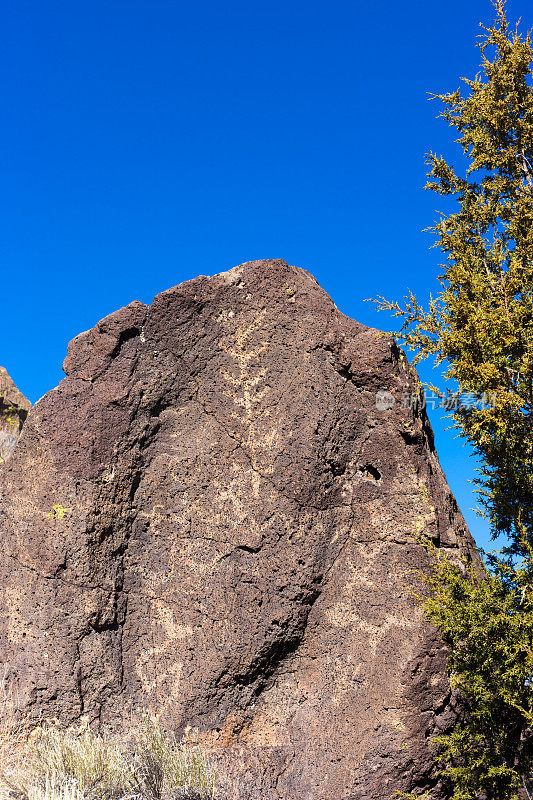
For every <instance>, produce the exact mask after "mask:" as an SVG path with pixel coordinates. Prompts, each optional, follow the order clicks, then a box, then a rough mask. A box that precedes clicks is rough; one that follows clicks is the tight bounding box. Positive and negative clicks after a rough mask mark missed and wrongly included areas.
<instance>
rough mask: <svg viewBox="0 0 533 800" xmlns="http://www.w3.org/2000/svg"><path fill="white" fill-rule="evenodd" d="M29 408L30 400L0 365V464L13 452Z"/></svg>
mask: <svg viewBox="0 0 533 800" xmlns="http://www.w3.org/2000/svg"><path fill="white" fill-rule="evenodd" d="M30 408H31V403H30V401H29V400H27V399H26V398H25V397H24V395H23V394H21V392H19V390H18V389H17V387H16V386H15V384H14V383H13V381H12V380H11V378H10V377H9V375H8V374H7V370H6V369H4V367H0V464H2V463H4V461H7V459H8V458H9V456H10V455H11V453H12V452H13V450H14V448H15V445H16V443H17V441H18V438H19V436H20V432H21V430H22V426H23V425H24V422H25V420H26V417H27V416H28V411H29V410H30Z"/></svg>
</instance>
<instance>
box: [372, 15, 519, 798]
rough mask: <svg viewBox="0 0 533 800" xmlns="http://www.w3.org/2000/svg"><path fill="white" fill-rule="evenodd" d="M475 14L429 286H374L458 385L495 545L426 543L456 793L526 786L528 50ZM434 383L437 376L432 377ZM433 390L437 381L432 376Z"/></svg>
mask: <svg viewBox="0 0 533 800" xmlns="http://www.w3.org/2000/svg"><path fill="white" fill-rule="evenodd" d="M493 5H494V7H495V9H496V14H497V16H496V21H495V23H494V24H493V26H492V27H490V28H485V27H484V28H483V30H484V33H483V36H482V37H481V41H480V43H479V47H480V50H481V59H482V63H481V72H480V73H479V74H478V75H477V76H476V77H475V78H474V79H473V80H466V79H463V81H464V83H465V87H466V92H465V94H464V95H463V94H461V91H460V90H457V91H455V92H453V93H450V94H442V95H433V97H434V98H435V99H438V100H439V101H441V103H442V104H443V111H442V113H441V114H440V116H441V117H442V118H443V119H445V120H446V122H448V124H449V125H450V126H451V127H452V128H455V129H456V131H457V132H458V138H457V139H456V142H457V143H459V145H460V146H461V148H462V152H463V156H464V157H465V158H466V161H467V168H466V170H465V172H464V174H463V175H460V174H459V173H458V172H457V171H456V170H455V169H454V167H453V166H450V165H449V164H448V162H447V161H445V159H444V158H442V157H441V156H438V155H436V154H434V153H430V154H429V156H428V165H429V173H428V178H429V180H428V183H427V186H426V188H427V189H430V190H432V191H434V192H436V193H438V194H439V195H443V196H445V197H450V198H454V199H455V200H456V201H457V204H458V210H457V211H456V212H455V213H452V214H449V215H444V214H443V215H441V217H440V220H439V221H438V222H437V224H436V225H435V226H434V227H433V228H431V229H430V230H433V231H434V233H435V234H436V246H437V247H439V248H440V249H441V251H442V252H443V253H444V255H445V259H446V260H445V263H444V264H442V265H441V273H440V275H439V282H440V287H441V290H440V293H439V294H438V296H437V297H435V298H433V297H432V298H430V302H429V307H428V309H427V310H426V309H424V308H423V307H422V306H421V305H420V303H419V302H418V301H417V299H416V297H415V296H414V295H413V294H412V293H409V295H408V296H407V297H406V298H405V302H404V304H403V305H400V304H399V303H391V302H388V301H387V300H385V299H384V298H380V299H379V306H380V307H381V308H382V309H387V310H389V311H392V312H393V313H394V315H396V316H399V317H401V318H402V327H401V329H400V331H399V333H398V334H397V336H398V338H399V339H400V341H402V342H403V343H405V344H406V345H407V346H408V347H409V348H411V349H412V350H414V351H415V353H416V355H415V359H414V360H415V363H417V362H418V361H419V360H420V359H422V358H426V357H428V356H432V357H434V359H435V362H436V364H437V365H439V364H444V366H445V369H446V371H445V378H447V379H449V380H451V381H453V383H454V386H455V387H457V390H458V394H461V393H463V392H474V393H475V394H477V395H478V396H479V397H482V396H485V398H489V399H490V402H489V403H484V404H483V406H482V407H476V406H472V405H469V406H468V407H466V406H461V405H460V404H459V405H458V406H457V407H456V409H455V410H454V411H453V414H452V418H453V421H454V424H455V426H456V427H457V429H458V430H459V431H460V433H461V434H462V435H463V436H464V437H465V438H466V439H467V440H468V441H469V442H470V443H471V444H472V446H473V448H474V451H475V452H476V454H477V455H478V456H479V458H480V462H481V470H480V475H479V479H478V481H477V486H478V491H479V494H480V498H481V501H482V504H483V507H484V514H485V516H486V517H487V518H488V520H489V524H490V527H491V532H492V534H493V536H494V537H498V536H501V535H504V536H505V537H506V544H505V546H504V548H503V550H502V553H501V554H500V555H499V556H498V555H496V554H493V555H492V556H489V557H488V560H487V568H488V569H487V571H486V572H485V571H483V570H480V569H478V570H477V571H476V570H475V569H474V568H473V567H472V566H469V565H468V564H466V565H463V566H462V567H459V566H457V565H453V564H452V563H450V562H449V561H448V560H446V559H445V558H444V559H439V558H436V560H435V566H434V569H433V572H432V574H431V576H430V578H429V579H428V588H429V589H430V592H429V594H428V596H427V597H425V598H421V602H422V603H423V605H424V608H425V611H426V615H427V616H428V618H429V619H430V620H431V621H432V622H434V623H435V624H436V625H437V626H438V627H439V628H440V630H441V631H442V633H443V635H444V637H445V639H446V640H447V641H448V643H449V645H450V651H451V655H450V661H449V669H450V676H451V681H452V685H454V686H455V688H456V689H457V690H458V691H459V693H460V697H461V698H462V703H463V704H464V712H465V716H464V719H463V721H462V723H461V724H458V725H456V726H455V728H454V729H453V730H452V731H451V732H448V733H446V734H444V735H442V736H440V737H439V738H438V740H437V744H438V745H439V746H440V749H439V756H438V757H439V760H440V763H441V767H442V769H443V771H444V773H445V774H446V775H448V777H449V778H450V779H451V781H452V784H453V800H481V798H483V799H484V800H487V798H488V800H518V799H519V798H525V797H530V796H531V795H530V793H531V791H532V790H531V788H530V785H529V782H530V777H531V774H532V769H533V730H532V729H533V713H532V712H533V688H532V681H533V599H532V596H531V594H532V591H533V550H532V543H533V88H532V85H531V77H532V73H531V62H532V60H533V50H532V40H531V36H530V34H528V35H527V36H525V37H522V36H521V35H520V34H519V32H518V29H515V30H510V29H509V26H508V23H507V19H506V15H505V8H504V0H495V2H494V3H493ZM432 388H435V387H432ZM437 391H438V390H437Z"/></svg>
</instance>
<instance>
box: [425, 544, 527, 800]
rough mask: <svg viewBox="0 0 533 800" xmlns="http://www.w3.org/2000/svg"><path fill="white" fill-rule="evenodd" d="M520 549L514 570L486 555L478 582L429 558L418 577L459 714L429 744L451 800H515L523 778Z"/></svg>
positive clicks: (472, 573) (523, 576)
mask: <svg viewBox="0 0 533 800" xmlns="http://www.w3.org/2000/svg"><path fill="white" fill-rule="evenodd" d="M523 547H524V550H525V552H526V554H527V555H526V557H524V558H523V559H522V560H521V561H520V562H519V563H516V564H515V565H513V566H511V565H510V564H509V563H508V562H507V561H504V560H502V559H499V558H497V557H496V556H495V555H493V556H492V557H491V561H492V564H491V566H492V569H491V572H490V573H489V572H487V573H483V574H481V575H480V574H478V572H476V569H475V568H474V567H473V566H472V565H469V564H463V565H461V567H460V566H458V565H454V564H452V563H451V562H450V561H449V560H448V559H447V558H446V557H439V556H438V555H437V556H436V561H435V565H434V568H433V571H432V573H431V575H430V576H429V578H426V583H427V585H428V588H429V590H430V592H429V594H428V595H427V596H426V597H425V598H424V599H423V604H424V608H425V611H426V615H427V617H428V619H429V620H431V621H432V622H434V623H435V624H436V625H437V626H438V627H439V629H440V630H441V631H442V633H443V635H444V637H445V638H446V640H447V641H448V643H449V644H450V650H451V655H450V660H449V664H448V668H449V671H450V676H451V685H452V687H454V688H455V689H458V690H459V692H460V696H461V699H462V703H463V705H464V712H465V715H466V719H465V721H464V722H463V723H462V724H460V725H456V726H455V728H454V729H453V730H452V731H451V732H450V733H447V734H445V735H443V736H441V737H439V738H438V739H437V740H436V743H437V744H438V745H440V753H439V760H440V762H441V763H442V764H443V765H444V766H445V772H446V774H448V776H449V777H450V778H451V779H452V783H453V785H454V789H455V791H454V795H453V798H454V800H476V799H477V798H478V797H479V796H480V792H485V793H486V794H485V795H484V796H486V797H489V798H498V800H512V799H514V798H519V796H520V795H519V790H520V789H524V788H527V776H529V775H530V774H531V770H532V765H533V750H532V747H531V738H530V728H531V727H532V726H533V713H532V699H533V694H532V688H531V684H530V679H531V676H532V675H533V648H532V642H533V593H532V587H533V559H532V555H533V553H532V550H531V546H530V545H529V544H528V543H527V542H525V541H524V542H523ZM482 796H483V795H482Z"/></svg>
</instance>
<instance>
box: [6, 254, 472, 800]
mask: <svg viewBox="0 0 533 800" xmlns="http://www.w3.org/2000/svg"><path fill="white" fill-rule="evenodd" d="M64 368H65V372H66V375H67V377H66V378H65V379H64V380H63V381H62V382H61V383H60V384H59V386H58V387H57V388H56V389H54V390H53V391H51V392H50V393H49V394H47V395H46V396H45V397H44V398H43V399H42V400H40V401H39V402H38V403H37V404H36V406H35V407H34V408H33V409H32V411H31V413H30V414H29V416H28V419H27V422H26V425H25V428H24V435H23V436H22V437H21V439H20V441H19V443H18V446H17V447H16V449H15V451H14V454H13V456H12V458H11V459H10V460H9V462H8V463H7V464H6V465H5V466H4V467H3V468H2V471H1V474H0V531H1V535H2V539H3V550H4V555H3V558H2V564H1V567H0V586H1V589H2V591H1V593H0V594H1V601H0V602H1V603H2V613H1V617H0V646H1V651H0V655H1V657H2V659H3V661H5V662H6V664H7V665H8V666H9V670H10V672H11V674H12V675H13V676H14V678H15V679H16V680H17V682H18V686H19V691H20V692H21V696H22V697H23V698H24V702H25V703H26V707H27V709H28V710H29V713H37V712H43V713H45V714H50V715H53V716H58V717H59V718H60V719H62V720H63V721H65V722H66V721H76V720H79V719H80V718H86V719H88V720H89V721H91V722H95V723H97V722H98V721H101V722H103V723H107V722H112V723H116V722H117V720H120V718H121V715H123V713H124V709H125V708H126V707H128V706H129V705H132V706H139V705H140V706H151V707H152V708H154V709H156V710H158V711H161V712H162V713H163V719H164V720H165V721H166V723H167V724H168V725H170V726H172V727H173V728H174V729H175V730H177V731H181V730H182V729H183V728H184V726H186V725H191V726H193V727H194V728H198V731H199V735H200V737H201V738H202V739H203V741H205V743H206V744H207V746H209V747H210V748H213V749H214V751H215V752H216V754H217V758H218V759H219V761H220V765H221V766H220V773H221V782H222V787H221V793H220V796H221V797H223V798H231V800H237V798H238V799H239V800H245V799H246V798H254V799H257V800H281V799H282V798H283V800H289V798H290V800H341V798H351V799H352V800H356V799H357V800H363V798H365V800H369V799H370V798H372V800H389V798H390V797H391V796H392V795H393V794H394V791H395V790H398V789H403V790H411V789H413V788H414V787H427V788H429V789H430V790H431V792H432V795H431V796H432V797H443V796H444V795H443V792H442V790H441V788H439V786H438V785H437V784H435V783H434V781H433V780H432V778H431V776H430V772H431V757H430V752H429V749H428V746H427V737H428V736H430V735H431V734H432V732H434V731H435V730H438V729H439V726H442V725H443V724H444V721H445V720H446V718H447V716H449V707H450V703H449V691H448V684H447V680H446V676H445V655H446V653H445V648H444V646H443V643H442V642H441V641H440V639H439V637H438V636H437V634H436V633H435V631H434V630H433V629H432V628H431V627H430V626H429V625H427V624H426V623H425V622H424V620H423V619H422V618H421V614H420V611H419V610H418V608H417V604H416V602H415V601H414V600H413V599H412V597H411V596H410V594H409V592H408V590H407V588H406V586H407V585H409V584H410V583H413V581H415V577H414V575H413V572H412V571H413V570H417V569H426V568H427V563H428V562H427V556H426V552H425V550H424V548H423V547H422V545H421V544H420V543H419V542H418V541H417V539H416V536H417V535H418V534H423V535H425V536H427V537H430V538H431V539H432V540H433V541H434V542H435V544H436V545H437V546H440V547H443V548H447V549H449V550H451V551H453V552H459V550H458V547H459V549H462V551H463V552H470V553H473V552H474V550H473V542H472V540H471V538H470V535H469V533H468V531H467V530H466V527H465V523H464V520H463V518H462V517H461V515H460V513H458V511H457V507H456V503H455V501H454V499H453V497H452V496H451V494H450V491H449V489H448V486H447V484H446V480H445V477H444V475H443V473H442V470H441V468H440V466H439V462H438V459H437V455H436V453H435V450H434V447H433V438H432V433H431V428H430V426H429V423H428V420H427V418H426V416H425V414H424V413H423V412H417V410H416V408H411V407H405V408H402V403H401V400H402V397H403V396H404V394H405V393H406V392H410V391H411V390H415V388H416V373H415V372H414V370H412V369H411V367H410V366H409V365H408V364H407V362H406V360H405V357H404V356H403V355H402V353H401V352H400V351H399V350H398V348H397V347H396V345H395V344H394V342H392V341H391V339H390V337H387V336H386V335H384V334H381V333H379V332H378V331H376V330H372V329H369V328H366V327H364V326H363V325H360V324H359V323H357V322H355V321H353V320H351V319H349V318H347V317H346V316H344V315H343V314H342V313H340V312H339V311H338V310H337V308H336V307H335V305H334V304H333V303H332V301H331V300H330V298H329V297H328V296H327V295H326V293H325V292H324V291H323V290H322V289H321V288H320V287H319V286H318V284H317V283H316V281H315V280H314V279H313V278H312V276H311V275H309V274H308V273H307V272H305V271H304V270H301V269H298V268H296V267H290V266H288V265H287V264H286V263H285V262H284V261H279V260H271V261H255V262H250V263H247V264H244V265H242V266H239V267H236V268H234V269H232V270H230V271H229V272H226V273H222V274H219V275H216V276H215V277H213V278H207V277H199V278H196V279H195V280H192V281H189V282H187V283H184V284H182V285H181V286H178V287H176V288H174V289H170V290H169V291H167V292H164V293H163V294H161V295H159V296H158V297H156V298H155V300H154V302H153V304H152V305H151V306H150V307H147V306H145V305H143V304H141V303H138V302H135V303H132V304H131V305H129V306H128V307H127V308H123V309H121V310H120V311H118V312H116V313H114V314H112V315H111V316H109V317H107V318H106V319H104V320H102V321H101V322H100V323H99V324H98V325H97V326H96V327H95V328H94V329H93V330H91V331H89V332H87V333H83V334H81V335H80V336H78V337H77V338H76V339H75V340H74V341H73V342H72V343H71V344H70V346H69V350H68V356H67V358H66V361H65V365H64ZM377 395H378V398H377V402H376V396H377ZM391 395H392V397H393V398H394V399H395V400H396V402H395V403H394V404H392V400H391ZM404 405H407V406H408V404H404ZM391 406H392V407H391Z"/></svg>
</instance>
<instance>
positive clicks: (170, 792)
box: [0, 681, 217, 800]
mask: <svg viewBox="0 0 533 800" xmlns="http://www.w3.org/2000/svg"><path fill="white" fill-rule="evenodd" d="M0 705H1V708H0V798H2V800H3V798H8V797H11V798H13V797H15V798H18V799H19V800H214V797H215V788H216V782H217V775H216V772H215V769H214V767H213V765H212V764H211V762H210V761H209V759H208V757H207V756H206V754H205V753H204V751H203V750H202V748H201V747H200V745H199V744H198V742H196V741H194V740H193V739H192V738H191V737H190V736H186V737H185V738H184V739H182V740H179V741H178V740H177V739H176V737H175V736H174V734H172V733H169V732H167V731H164V730H163V729H162V728H161V726H160V724H159V720H158V718H157V717H155V716H153V715H151V714H149V713H147V712H141V713H140V714H139V715H138V716H137V718H136V719H135V721H134V723H133V724H132V726H131V729H130V730H131V732H130V733H129V735H128V737H127V738H125V739H123V738H119V737H117V736H109V735H106V734H97V733H94V732H93V731H91V730H90V729H89V728H87V727H86V728H82V729H78V730H67V731H65V730H61V729H60V728H59V727H57V726H54V725H47V726H43V727H40V728H37V729H34V730H33V731H31V732H30V731H29V730H28V729H27V727H26V726H25V725H24V724H23V723H22V722H21V721H20V720H19V719H18V718H17V713H16V703H15V701H14V698H13V696H12V693H11V692H10V690H9V688H8V687H6V681H4V682H3V686H2V687H1V688H0Z"/></svg>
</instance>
